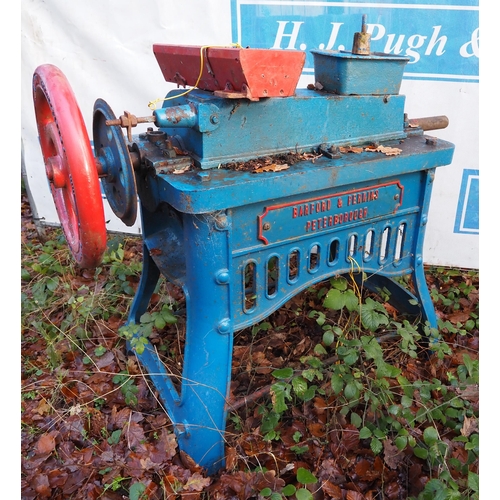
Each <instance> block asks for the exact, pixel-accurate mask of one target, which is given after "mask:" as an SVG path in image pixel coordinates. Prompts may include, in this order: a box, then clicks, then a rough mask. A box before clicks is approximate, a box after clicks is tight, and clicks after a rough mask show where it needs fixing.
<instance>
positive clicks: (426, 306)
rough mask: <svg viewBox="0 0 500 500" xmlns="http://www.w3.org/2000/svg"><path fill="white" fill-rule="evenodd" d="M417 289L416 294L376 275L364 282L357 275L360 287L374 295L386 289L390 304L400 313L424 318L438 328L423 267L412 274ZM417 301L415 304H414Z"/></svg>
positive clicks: (387, 278)
mask: <svg viewBox="0 0 500 500" xmlns="http://www.w3.org/2000/svg"><path fill="white" fill-rule="evenodd" d="M411 276H412V278H413V284H414V287H415V294H413V293H412V292H410V291H409V290H408V289H406V288H405V287H403V286H402V285H400V284H399V283H397V282H396V281H394V280H393V279H392V278H390V277H388V276H383V275H380V274H374V275H372V276H370V278H369V279H367V280H365V281H362V279H361V275H360V274H358V275H356V282H357V284H358V286H361V285H362V286H364V287H366V288H367V289H368V290H370V291H372V292H374V293H380V291H381V290H383V289H386V290H387V291H388V292H389V293H390V298H389V303H390V304H391V305H392V306H394V307H395V308H396V309H397V310H398V311H400V312H404V313H406V314H409V315H411V316H419V315H421V316H422V319H423V321H424V322H425V321H428V322H429V324H430V326H431V327H432V328H436V327H437V319H436V311H435V309H434V304H433V302H432V299H431V296H430V294H429V290H428V288H427V282H426V280H425V273H424V269H423V266H417V268H416V269H415V270H414V271H413V272H412V274H411ZM413 301H415V303H412V302H413Z"/></svg>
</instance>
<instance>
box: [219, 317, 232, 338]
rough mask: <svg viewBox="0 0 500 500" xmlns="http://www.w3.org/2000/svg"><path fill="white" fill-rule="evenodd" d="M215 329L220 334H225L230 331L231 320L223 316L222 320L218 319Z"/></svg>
mask: <svg viewBox="0 0 500 500" xmlns="http://www.w3.org/2000/svg"><path fill="white" fill-rule="evenodd" d="M217 330H218V331H219V333H221V334H222V335H227V334H228V333H229V332H230V331H231V321H230V320H229V318H224V319H223V320H221V321H219V324H218V325H217Z"/></svg>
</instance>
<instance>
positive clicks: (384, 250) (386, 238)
mask: <svg viewBox="0 0 500 500" xmlns="http://www.w3.org/2000/svg"><path fill="white" fill-rule="evenodd" d="M390 239H391V228H390V227H386V228H385V229H384V232H383V233H382V241H381V242H380V262H384V261H385V260H386V259H387V256H388V255H389V243H390Z"/></svg>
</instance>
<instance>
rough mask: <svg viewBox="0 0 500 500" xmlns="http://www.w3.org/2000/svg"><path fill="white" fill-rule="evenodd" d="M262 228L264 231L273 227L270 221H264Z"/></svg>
mask: <svg viewBox="0 0 500 500" xmlns="http://www.w3.org/2000/svg"><path fill="white" fill-rule="evenodd" d="M262 229H263V230H264V231H269V229H271V224H269V222H264V224H262Z"/></svg>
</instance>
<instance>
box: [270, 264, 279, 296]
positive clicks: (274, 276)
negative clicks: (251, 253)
mask: <svg viewBox="0 0 500 500" xmlns="http://www.w3.org/2000/svg"><path fill="white" fill-rule="evenodd" d="M278 278H279V259H278V256H277V255H273V256H272V257H271V258H270V259H269V260H268V261H267V295H268V296H269V297H272V296H273V295H275V294H276V291H277V290H278Z"/></svg>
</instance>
